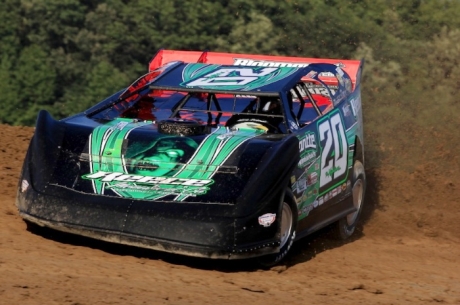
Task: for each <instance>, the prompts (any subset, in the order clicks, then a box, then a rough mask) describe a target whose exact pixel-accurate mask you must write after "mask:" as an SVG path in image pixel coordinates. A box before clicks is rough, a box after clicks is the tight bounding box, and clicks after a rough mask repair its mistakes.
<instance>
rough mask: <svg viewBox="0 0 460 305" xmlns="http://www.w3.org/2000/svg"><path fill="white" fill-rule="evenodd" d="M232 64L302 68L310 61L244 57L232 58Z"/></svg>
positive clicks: (341, 64) (326, 74)
mask: <svg viewBox="0 0 460 305" xmlns="http://www.w3.org/2000/svg"><path fill="white" fill-rule="evenodd" d="M233 65H234V66H251V67H294V68H304V67H307V66H308V65H310V63H299V62H285V61H270V60H253V59H245V58H235V59H234V60H233ZM335 65H336V66H337V67H338V68H344V67H345V65H344V64H343V63H341V62H339V63H337V64H335ZM320 76H327V77H334V76H335V75H334V74H333V73H331V72H322V73H320Z"/></svg>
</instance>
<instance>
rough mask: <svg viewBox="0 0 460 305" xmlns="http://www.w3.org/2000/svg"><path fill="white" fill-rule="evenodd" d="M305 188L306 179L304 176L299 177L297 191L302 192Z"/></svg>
mask: <svg viewBox="0 0 460 305" xmlns="http://www.w3.org/2000/svg"><path fill="white" fill-rule="evenodd" d="M306 189H307V179H306V178H305V177H303V178H300V179H299V180H297V190H296V192H297V193H302V192H303V191H305V190H306Z"/></svg>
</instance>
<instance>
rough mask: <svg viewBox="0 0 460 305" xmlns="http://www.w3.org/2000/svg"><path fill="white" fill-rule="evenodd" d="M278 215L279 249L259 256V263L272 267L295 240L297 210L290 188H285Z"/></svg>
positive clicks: (284, 254) (285, 253)
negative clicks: (279, 219) (279, 218)
mask: <svg viewBox="0 0 460 305" xmlns="http://www.w3.org/2000/svg"><path fill="white" fill-rule="evenodd" d="M280 217H281V221H280V251H279V252H278V253H274V254H269V255H265V256H262V257H260V258H259V263H260V264H261V265H262V266H264V267H272V266H274V265H276V264H277V263H279V262H280V261H281V260H282V259H283V258H284V257H285V256H286V255H287V253H288V252H289V250H290V249H291V247H292V243H293V242H294V240H295V236H296V235H295V232H296V227H297V217H298V212H297V205H296V203H295V200H294V196H293V195H292V192H291V190H290V189H286V192H285V194H284V200H283V202H282V204H281V215H280Z"/></svg>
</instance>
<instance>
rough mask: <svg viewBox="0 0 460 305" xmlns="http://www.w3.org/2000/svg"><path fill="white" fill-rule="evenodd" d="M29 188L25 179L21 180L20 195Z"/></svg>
mask: <svg viewBox="0 0 460 305" xmlns="http://www.w3.org/2000/svg"><path fill="white" fill-rule="evenodd" d="M28 188H29V182H28V181H27V180H26V179H23V180H22V182H21V193H24V192H25V191H27V189H28Z"/></svg>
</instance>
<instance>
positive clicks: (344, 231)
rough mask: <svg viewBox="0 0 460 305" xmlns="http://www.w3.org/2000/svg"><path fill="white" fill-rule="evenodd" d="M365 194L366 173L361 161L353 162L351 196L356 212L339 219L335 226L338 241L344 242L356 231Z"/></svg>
mask: <svg viewBox="0 0 460 305" xmlns="http://www.w3.org/2000/svg"><path fill="white" fill-rule="evenodd" d="M365 192H366V173H365V171H364V165H363V164H362V163H361V161H358V160H357V161H355V164H354V165H353V179H352V188H351V194H352V195H351V196H352V200H353V205H354V207H355V208H356V211H355V212H353V213H350V214H348V215H347V216H345V217H344V218H342V219H340V220H339V221H337V222H336V224H335V233H336V234H335V235H336V236H337V238H338V239H341V240H346V239H348V238H350V237H351V236H352V235H353V233H354V232H355V230H356V225H357V224H358V222H359V216H360V215H361V211H362V210H363V206H364V194H365Z"/></svg>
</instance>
